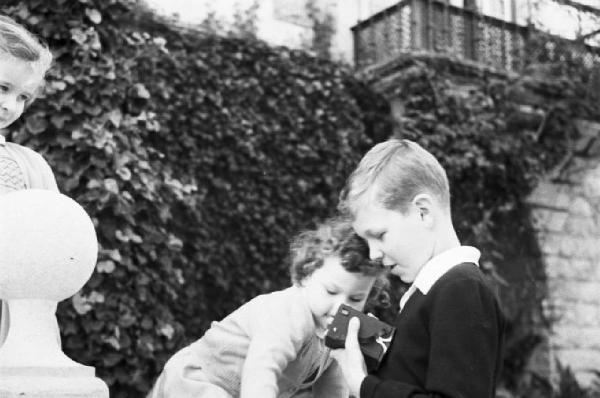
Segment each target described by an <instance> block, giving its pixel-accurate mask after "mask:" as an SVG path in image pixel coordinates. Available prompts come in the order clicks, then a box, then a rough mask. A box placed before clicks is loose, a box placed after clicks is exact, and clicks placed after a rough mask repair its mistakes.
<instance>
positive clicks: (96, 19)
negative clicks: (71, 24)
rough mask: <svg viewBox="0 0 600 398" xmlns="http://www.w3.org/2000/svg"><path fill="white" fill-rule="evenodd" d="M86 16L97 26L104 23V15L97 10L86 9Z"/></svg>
mask: <svg viewBox="0 0 600 398" xmlns="http://www.w3.org/2000/svg"><path fill="white" fill-rule="evenodd" d="M85 15H87V17H88V18H89V19H90V21H92V22H93V23H95V24H96V25H98V24H99V23H100V22H102V14H100V11H98V10H97V9H95V8H86V9H85Z"/></svg>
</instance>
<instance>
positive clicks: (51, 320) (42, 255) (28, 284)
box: [0, 190, 108, 398]
mask: <svg viewBox="0 0 600 398" xmlns="http://www.w3.org/2000/svg"><path fill="white" fill-rule="evenodd" d="M97 251H98V246H97V241H96V234H95V231H94V226H93V224H92V221H91V220H90V218H89V216H88V215H87V213H86V212H85V211H84V210H83V208H81V206H79V205H78V204H77V203H76V202H75V201H73V200H72V199H70V198H68V197H67V196H64V195H61V194H58V193H55V192H51V191H43V190H24V191H16V192H12V193H9V194H6V195H2V196H0V298H1V299H2V300H3V301H5V303H7V304H8V305H5V309H6V308H7V309H8V313H3V315H2V316H3V320H2V323H3V328H4V330H7V334H6V340H5V341H4V342H3V343H2V342H0V344H2V345H1V346H0V398H13V397H15V398H16V397H19V398H33V397H40V398H41V397H44V398H54V397H56V398H58V397H61V398H64V397H69V398H80V397H81V398H84V397H85V398H108V388H107V386H106V384H105V383H104V382H103V381H102V380H100V379H98V378H96V377H95V371H94V368H93V367H90V366H84V365H81V364H79V363H77V362H75V361H73V360H72V359H70V358H69V357H67V356H66V355H65V354H64V353H63V352H62V349H61V344H60V335H59V333H58V325H57V322H56V315H55V312H56V304H57V302H58V301H61V300H64V299H66V298H68V297H71V296H72V295H73V294H75V293H76V292H77V291H78V290H79V289H80V288H81V287H82V286H83V285H84V284H85V282H86V281H87V280H88V279H89V277H90V276H91V274H92V272H93V270H94V266H95V264H96V256H97ZM7 320H8V323H7Z"/></svg>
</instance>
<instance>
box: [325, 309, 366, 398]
mask: <svg viewBox="0 0 600 398" xmlns="http://www.w3.org/2000/svg"><path fill="white" fill-rule="evenodd" d="M359 328H360V320H359V319H358V318H357V317H353V318H352V319H350V322H348V334H347V335H346V343H345V346H346V348H340V349H337V350H333V351H332V356H333V358H335V360H336V361H337V363H338V364H339V366H340V368H341V369H342V373H343V374H344V378H345V379H346V383H347V384H348V387H349V388H350V396H354V397H358V396H359V395H360V385H361V384H362V381H363V379H364V378H365V377H366V376H367V370H366V369H367V368H366V366H365V360H364V358H363V355H362V353H361V352H360V346H359V345H358V329H359Z"/></svg>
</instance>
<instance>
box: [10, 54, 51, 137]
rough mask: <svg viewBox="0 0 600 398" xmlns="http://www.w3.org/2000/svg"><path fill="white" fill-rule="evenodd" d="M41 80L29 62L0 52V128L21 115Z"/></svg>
mask: <svg viewBox="0 0 600 398" xmlns="http://www.w3.org/2000/svg"><path fill="white" fill-rule="evenodd" d="M43 80H44V77H43V76H42V75H41V74H40V73H39V72H37V71H36V70H35V69H34V68H33V66H32V65H31V63H29V62H27V61H24V60H21V59H18V58H15V57H13V56H11V55H7V54H4V53H0V129H3V128H5V127H8V126H10V125H11V124H12V123H13V122H14V121H15V120H17V119H18V118H19V117H20V116H21V114H22V113H23V110H24V109H25V105H26V104H28V103H30V102H31V101H32V100H33V98H34V96H35V94H36V92H37V90H38V88H39V87H40V86H41V84H42V82H43Z"/></svg>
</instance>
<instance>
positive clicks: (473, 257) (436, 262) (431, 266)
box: [400, 246, 481, 310]
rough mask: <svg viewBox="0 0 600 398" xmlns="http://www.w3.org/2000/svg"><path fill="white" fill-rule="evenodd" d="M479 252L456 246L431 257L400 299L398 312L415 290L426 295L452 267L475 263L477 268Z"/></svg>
mask: <svg viewBox="0 0 600 398" xmlns="http://www.w3.org/2000/svg"><path fill="white" fill-rule="evenodd" d="M479 257H481V252H480V251H479V250H477V249H476V248H474V247H472V246H458V247H454V248H452V249H449V250H446V251H445V252H442V253H440V254H438V255H437V256H435V257H433V258H432V259H430V260H429V261H427V262H426V263H425V265H423V267H422V268H421V270H420V271H419V273H418V274H417V276H416V278H415V280H414V282H413V283H412V285H410V287H409V288H408V290H407V291H406V293H404V295H403V296H402V298H401V299H400V310H402V308H403V307H404V304H406V302H407V301H408V299H409V298H410V296H411V295H412V294H413V293H414V291H415V290H416V289H419V290H420V291H421V293H423V294H424V295H426V294H427V293H429V289H431V286H433V284H434V283H435V282H437V281H438V279H440V278H441V277H442V276H443V275H444V274H445V273H446V272H448V271H449V270H450V269H451V268H452V267H454V266H456V265H458V264H462V263H475V264H477V265H478V266H479Z"/></svg>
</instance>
